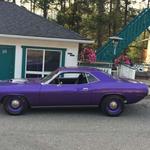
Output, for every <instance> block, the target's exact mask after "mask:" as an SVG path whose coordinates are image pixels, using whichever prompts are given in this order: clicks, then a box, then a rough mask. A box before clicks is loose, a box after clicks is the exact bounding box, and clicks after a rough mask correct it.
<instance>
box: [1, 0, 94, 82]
mask: <svg viewBox="0 0 150 150" xmlns="http://www.w3.org/2000/svg"><path fill="white" fill-rule="evenodd" d="M92 42H93V41H90V40H88V39H85V38H83V37H82V36H80V35H79V34H77V33H75V32H73V31H70V30H67V29H65V28H64V27H62V26H60V25H58V24H57V23H55V22H53V21H48V20H46V19H44V18H42V17H40V16H38V15H35V14H33V13H31V12H29V11H28V10H26V9H25V8H23V7H19V6H17V5H15V4H13V3H9V2H0V80H2V79H11V78H24V77H29V78H30V77H43V76H44V75H46V74H48V73H49V72H51V71H53V70H55V69H56V68H57V67H60V66H77V58H78V47H79V43H92Z"/></svg>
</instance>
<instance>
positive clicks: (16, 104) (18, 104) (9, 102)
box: [3, 96, 28, 115]
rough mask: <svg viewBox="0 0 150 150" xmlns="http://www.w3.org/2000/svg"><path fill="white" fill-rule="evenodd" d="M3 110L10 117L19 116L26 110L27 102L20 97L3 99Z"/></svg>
mask: <svg viewBox="0 0 150 150" xmlns="http://www.w3.org/2000/svg"><path fill="white" fill-rule="evenodd" d="M3 106H4V110H5V111H6V112H7V113H8V114H10V115H20V114H22V113H23V112H24V111H25V110H26V109H27V106H28V104H27V101H26V99H25V98H24V97H22V96H8V97H7V98H5V100H4V103H3Z"/></svg>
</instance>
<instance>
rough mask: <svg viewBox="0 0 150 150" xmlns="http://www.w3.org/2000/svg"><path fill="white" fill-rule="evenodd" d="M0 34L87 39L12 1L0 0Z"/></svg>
mask: <svg viewBox="0 0 150 150" xmlns="http://www.w3.org/2000/svg"><path fill="white" fill-rule="evenodd" d="M0 34H6V35H20V36H34V37H44V38H59V39H60V38H61V39H73V40H88V39H86V38H84V37H82V36H81V35H79V34H78V33H75V32H73V31H70V30H67V29H65V28H64V27H63V26H61V25H59V24H57V23H56V22H54V21H49V20H47V19H45V18H43V17H41V16H38V15H36V14H33V13H31V12H29V11H28V10H26V9H25V8H23V7H19V6H18V5H16V4H14V3H9V2H2V1H0Z"/></svg>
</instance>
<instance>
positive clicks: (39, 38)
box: [0, 34, 94, 44]
mask: <svg viewBox="0 0 150 150" xmlns="http://www.w3.org/2000/svg"><path fill="white" fill-rule="evenodd" d="M0 37H5V38H20V39H32V40H50V41H59V42H75V43H85V44H92V43H94V41H92V40H77V39H62V38H47V37H36V36H22V35H9V34H0Z"/></svg>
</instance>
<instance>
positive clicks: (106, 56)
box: [97, 8, 150, 62]
mask: <svg viewBox="0 0 150 150" xmlns="http://www.w3.org/2000/svg"><path fill="white" fill-rule="evenodd" d="M149 26H150V9H148V8H147V9H144V10H143V11H142V12H141V13H140V14H139V15H138V16H136V17H135V18H134V19H133V20H132V21H130V22H129V23H128V25H126V26H125V27H124V28H123V29H122V30H121V32H119V33H118V34H117V36H118V37H121V38H123V40H122V41H119V43H118V46H117V50H116V52H117V53H116V57H118V56H119V55H120V54H121V53H122V52H123V51H124V50H125V49H126V48H127V47H128V45H129V44H130V43H132V41H134V40H135V39H136V38H137V37H138V36H139V35H140V34H141V33H142V32H143V31H145V30H146V29H147V28H148V27H149ZM113 50H114V45H113V43H112V40H108V42H107V43H106V44H104V45H103V46H102V47H101V48H99V49H97V61H101V62H113V58H114V55H113Z"/></svg>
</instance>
